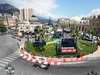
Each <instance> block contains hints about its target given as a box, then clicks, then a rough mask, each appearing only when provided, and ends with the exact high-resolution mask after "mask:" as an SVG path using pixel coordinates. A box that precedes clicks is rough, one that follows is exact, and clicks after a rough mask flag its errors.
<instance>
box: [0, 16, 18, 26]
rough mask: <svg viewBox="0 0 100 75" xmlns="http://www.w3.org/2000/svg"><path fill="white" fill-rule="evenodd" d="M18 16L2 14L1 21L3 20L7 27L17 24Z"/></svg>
mask: <svg viewBox="0 0 100 75" xmlns="http://www.w3.org/2000/svg"><path fill="white" fill-rule="evenodd" d="M16 19H17V17H16V16H11V15H7V16H6V17H3V16H0V22H2V23H3V24H4V25H5V26H6V27H15V26H16Z"/></svg>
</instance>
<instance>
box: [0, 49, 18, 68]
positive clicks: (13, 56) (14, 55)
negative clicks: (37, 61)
mask: <svg viewBox="0 0 100 75" xmlns="http://www.w3.org/2000/svg"><path fill="white" fill-rule="evenodd" d="M18 57H20V55H19V53H18V50H17V51H16V52H14V53H12V54H10V55H8V56H7V57H5V58H2V59H0V69H2V68H4V67H5V66H6V65H8V64H9V63H11V62H13V61H14V60H16V59H17V58H18Z"/></svg>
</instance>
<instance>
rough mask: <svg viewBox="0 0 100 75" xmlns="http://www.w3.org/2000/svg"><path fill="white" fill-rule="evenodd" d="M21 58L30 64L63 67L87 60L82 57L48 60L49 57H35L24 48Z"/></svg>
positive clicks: (21, 51)
mask: <svg viewBox="0 0 100 75" xmlns="http://www.w3.org/2000/svg"><path fill="white" fill-rule="evenodd" d="M20 56H21V57H22V58H23V59H24V60H27V61H29V62H32V63H36V62H38V63H40V64H41V63H42V64H50V65H62V64H67V63H68V62H82V61H84V60H85V59H86V58H83V57H80V58H77V57H75V58H47V57H39V56H34V55H31V54H30V53H28V52H27V51H26V50H25V49H24V48H21V50H20Z"/></svg>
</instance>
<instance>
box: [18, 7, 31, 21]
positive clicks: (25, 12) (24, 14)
mask: <svg viewBox="0 0 100 75" xmlns="http://www.w3.org/2000/svg"><path fill="white" fill-rule="evenodd" d="M32 14H33V12H32V8H24V9H20V14H19V20H20V21H24V20H27V21H29V20H30V17H32Z"/></svg>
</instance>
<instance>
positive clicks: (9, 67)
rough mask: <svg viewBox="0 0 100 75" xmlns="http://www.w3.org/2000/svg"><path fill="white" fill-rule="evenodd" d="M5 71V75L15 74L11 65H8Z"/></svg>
mask: <svg viewBox="0 0 100 75" xmlns="http://www.w3.org/2000/svg"><path fill="white" fill-rule="evenodd" d="M5 71H6V72H7V75H14V74H15V69H14V67H13V66H11V64H8V65H7V66H6V67H5Z"/></svg>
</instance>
